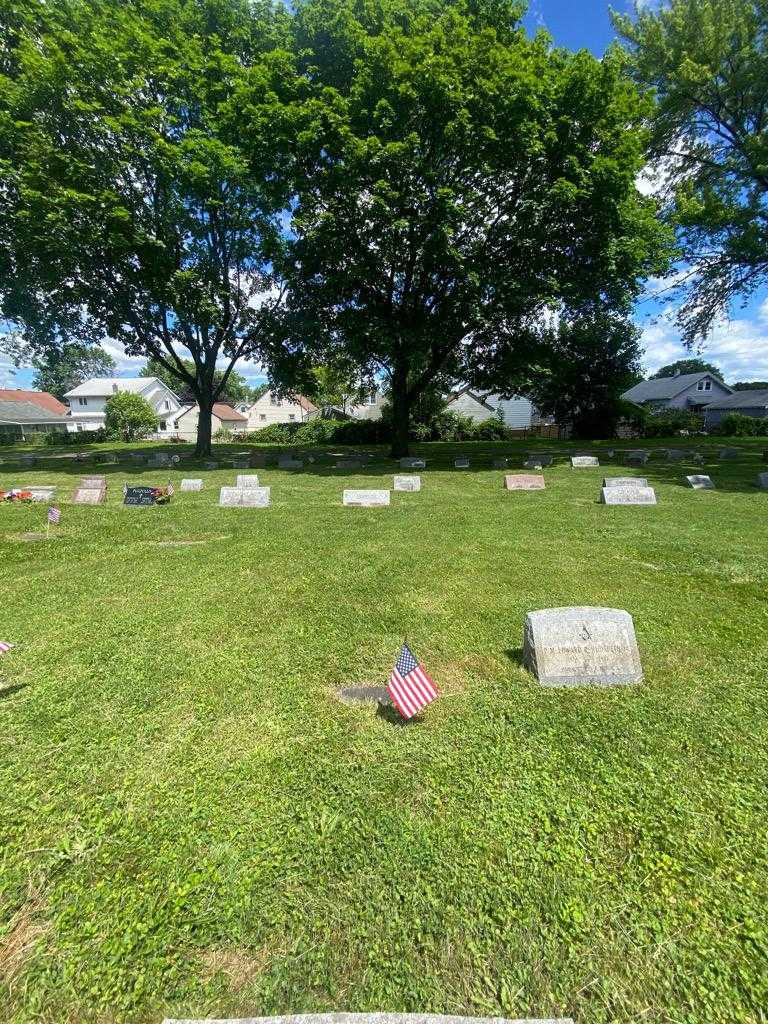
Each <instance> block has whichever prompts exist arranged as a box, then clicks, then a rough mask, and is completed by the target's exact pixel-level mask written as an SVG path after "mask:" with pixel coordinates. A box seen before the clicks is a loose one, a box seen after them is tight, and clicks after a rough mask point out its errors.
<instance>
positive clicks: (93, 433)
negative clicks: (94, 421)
mask: <svg viewBox="0 0 768 1024" xmlns="http://www.w3.org/2000/svg"><path fill="white" fill-rule="evenodd" d="M43 437H44V438H45V444H46V445H48V447H49V448H59V447H65V448H82V447H84V446H85V445H88V444H97V443H98V442H100V441H106V440H107V432H106V430H105V429H104V428H103V427H99V429H98V430H78V431H69V430H56V431H50V432H49V433H46V434H44V435H43Z"/></svg>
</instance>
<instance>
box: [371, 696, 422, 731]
mask: <svg viewBox="0 0 768 1024" xmlns="http://www.w3.org/2000/svg"><path fill="white" fill-rule="evenodd" d="M376 717H377V718H380V719H381V720H382V721H384V722H387V723H388V724H389V725H394V726H395V727H396V728H398V729H406V728H409V727H412V726H415V725H421V724H422V723H423V722H424V719H423V717H422V716H421V715H414V717H413V718H403V716H402V715H401V714H400V712H399V711H398V710H397V708H396V707H395V706H394V705H393V704H384V703H382V702H381V701H379V703H378V704H377V705H376Z"/></svg>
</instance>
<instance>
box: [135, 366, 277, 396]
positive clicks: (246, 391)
mask: <svg viewBox="0 0 768 1024" xmlns="http://www.w3.org/2000/svg"><path fill="white" fill-rule="evenodd" d="M181 363H182V365H183V367H184V370H185V372H186V375H187V376H186V377H183V376H181V373H180V372H174V369H173V366H164V365H163V363H161V362H160V361H159V360H158V359H152V358H150V359H149V360H147V365H146V366H145V367H144V368H143V369H142V370H141V371H140V373H139V376H140V377H158V378H159V379H160V380H161V381H162V382H163V383H164V384H166V385H167V386H168V387H169V388H170V389H171V391H173V392H174V394H176V395H177V396H178V398H179V399H180V400H181V402H182V403H184V404H186V403H188V402H194V400H195V396H194V392H193V391H192V390H191V389H190V386H189V383H188V379H189V377H190V376H194V374H195V364H194V362H193V361H192V360H191V359H182V360H181ZM223 377H224V370H216V371H215V372H214V374H213V384H214V387H215V388H217V389H218V388H221V390H220V391H219V394H218V395H217V400H218V401H221V402H227V403H228V404H230V405H233V406H234V405H236V404H237V403H238V402H255V401H256V399H257V398H258V397H259V394H257V392H259V390H260V389H258V388H250V387H249V386H248V382H247V381H246V379H245V377H243V376H242V374H240V373H238V372H237V370H234V369H233V370H230V372H229V375H228V377H227V380H226V383H222V381H223ZM267 386H268V385H263V387H264V389H265V390H266V388H267ZM263 393H264V392H263V391H260V394H263ZM254 394H256V397H254Z"/></svg>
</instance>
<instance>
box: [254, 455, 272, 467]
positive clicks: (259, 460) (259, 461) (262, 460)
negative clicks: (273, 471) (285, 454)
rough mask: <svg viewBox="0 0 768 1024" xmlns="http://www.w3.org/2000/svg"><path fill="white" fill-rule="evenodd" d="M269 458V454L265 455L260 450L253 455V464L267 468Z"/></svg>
mask: <svg viewBox="0 0 768 1024" xmlns="http://www.w3.org/2000/svg"><path fill="white" fill-rule="evenodd" d="M268 458H269V456H268V455H265V454H264V453H263V452H260V453H258V454H256V455H252V456H251V465H252V466H253V467H254V468H255V469H266V468H267V459H268Z"/></svg>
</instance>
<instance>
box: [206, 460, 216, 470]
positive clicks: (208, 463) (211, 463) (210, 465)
mask: <svg viewBox="0 0 768 1024" xmlns="http://www.w3.org/2000/svg"><path fill="white" fill-rule="evenodd" d="M202 465H203V469H218V468H219V464H218V462H214V461H213V460H212V459H207V460H206V461H205V462H203V464H202Z"/></svg>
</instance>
